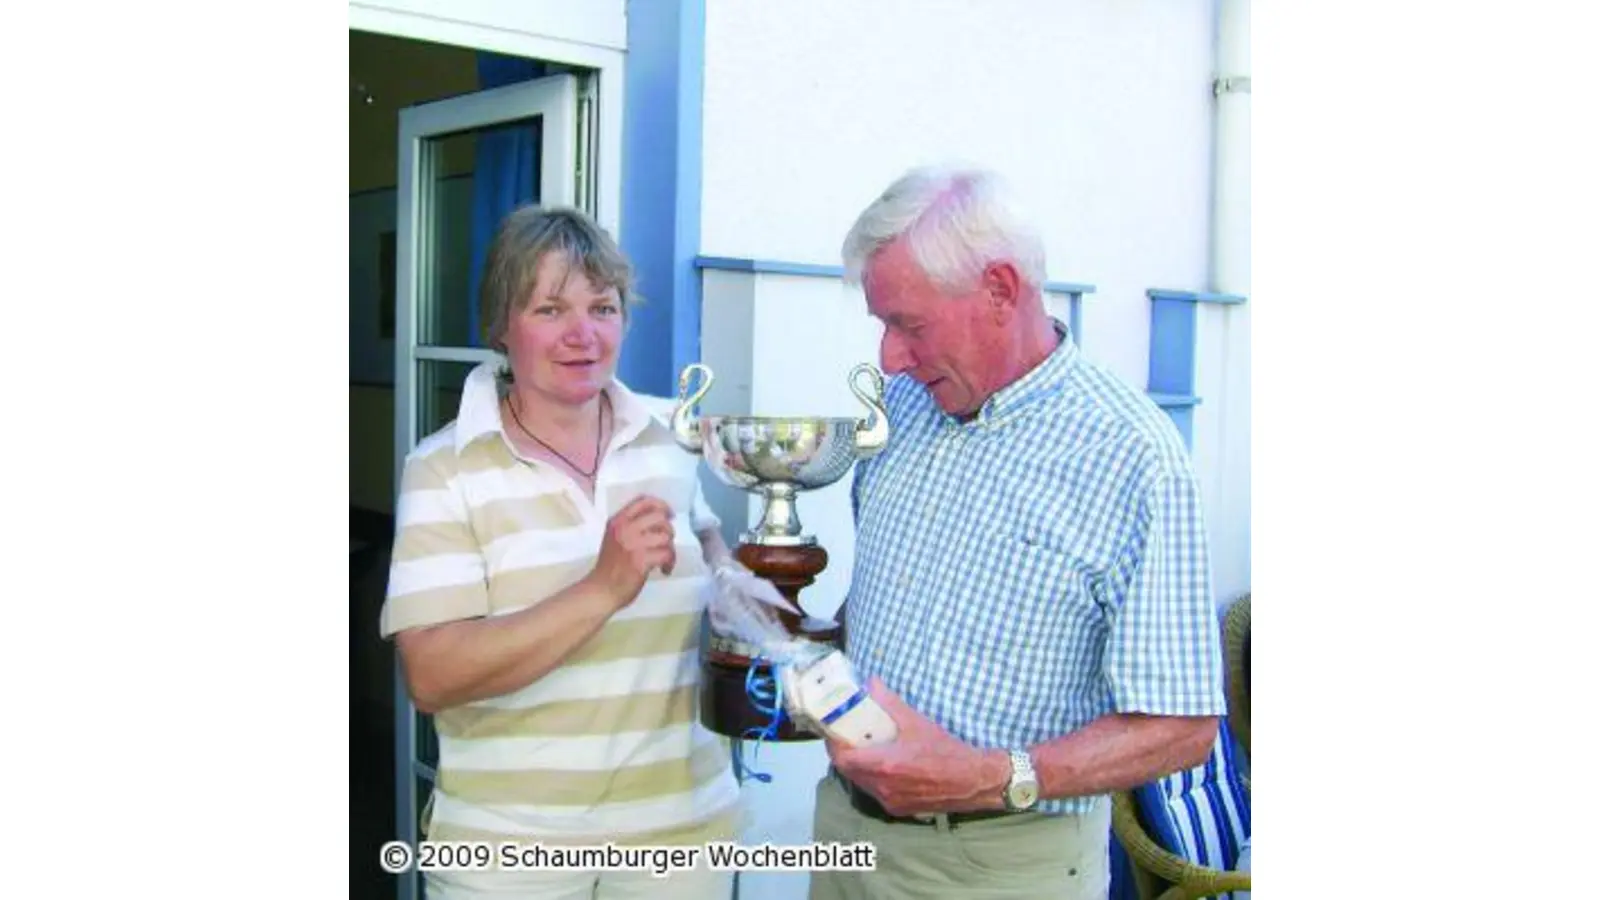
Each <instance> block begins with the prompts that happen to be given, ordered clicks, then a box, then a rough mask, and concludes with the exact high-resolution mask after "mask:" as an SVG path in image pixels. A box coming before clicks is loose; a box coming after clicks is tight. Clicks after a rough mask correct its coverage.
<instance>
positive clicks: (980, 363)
mask: <svg viewBox="0 0 1600 900" xmlns="http://www.w3.org/2000/svg"><path fill="white" fill-rule="evenodd" d="M862 287H863V289H864V290H865V292H866V295H867V310H868V312H870V313H871V314H872V316H873V317H874V318H876V319H878V320H879V321H881V322H882V323H883V328H884V330H883V341H882V343H881V344H880V345H879V348H878V353H879V364H880V366H881V367H882V369H883V371H884V373H885V374H887V375H896V374H899V373H901V372H905V373H908V374H909V375H910V376H911V377H912V378H915V379H916V380H917V381H919V382H921V383H922V385H923V386H924V387H926V388H927V389H928V393H930V394H931V395H932V396H933V399H934V402H935V403H937V404H939V408H940V409H942V410H944V411H945V412H946V413H949V414H950V415H952V416H968V415H971V414H973V413H976V412H977V411H978V409H979V408H981V407H982V406H983V404H984V401H986V400H988V399H989V396H990V395H991V394H993V393H994V392H995V390H997V389H998V388H999V387H1000V385H1001V384H1003V383H1004V382H1003V378H1002V374H1003V372H1002V370H1003V368H1004V366H1005V343H1004V341H1003V340H1002V338H1003V337H1004V335H1005V329H1006V327H1007V326H1008V325H1009V323H1010V322H1011V320H1012V316H1011V308H1010V307H1009V306H1008V305H1006V304H1003V303H997V302H996V301H995V298H994V296H993V294H992V293H991V292H990V291H989V290H988V289H987V288H986V287H985V286H984V285H983V284H982V283H980V284H976V285H974V286H973V288H972V289H971V290H969V291H967V292H965V293H958V294H946V293H943V292H942V291H941V290H940V288H939V287H938V286H937V285H936V284H934V283H933V281H932V280H930V279H929V278H928V276H927V275H925V274H923V272H922V268H921V267H920V266H919V265H917V262H916V259H915V258H914V257H913V256H912V255H911V250H910V248H909V247H908V246H907V244H906V242H905V240H904V239H903V238H901V239H896V240H894V241H892V242H890V243H889V244H887V245H885V246H884V248H883V249H882V250H880V251H878V252H877V253H876V254H874V255H873V256H872V258H871V259H869V260H868V262H867V265H866V267H865V269H864V271H863V273H862Z"/></svg>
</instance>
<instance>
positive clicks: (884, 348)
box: [878, 329, 916, 375]
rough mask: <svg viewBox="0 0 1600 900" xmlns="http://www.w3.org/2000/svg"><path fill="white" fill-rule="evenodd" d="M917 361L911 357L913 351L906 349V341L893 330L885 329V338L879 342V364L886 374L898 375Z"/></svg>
mask: <svg viewBox="0 0 1600 900" xmlns="http://www.w3.org/2000/svg"><path fill="white" fill-rule="evenodd" d="M915 363H916V361H915V360H913V359H912V358H911V352H910V351H909V350H907V349H906V345H905V342H904V341H902V340H901V339H900V338H899V337H897V336H895V334H894V332H893V331H890V330H887V329H886V330H885V331H884V332H883V340H882V341H880V342H879V344H878V364H879V366H880V367H882V369H883V374H885V375H898V374H900V373H901V372H904V371H906V370H907V369H910V368H912V366H914V365H915Z"/></svg>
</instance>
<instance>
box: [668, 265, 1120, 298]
mask: <svg viewBox="0 0 1600 900" xmlns="http://www.w3.org/2000/svg"><path fill="white" fill-rule="evenodd" d="M694 264H695V267H696V268H700V269H718V270H720V271H724V272H759V273H761V274H763V275H805V276H810V277H813V278H843V277H844V266H825V265H821V264H819V263H803V262H786V261H784V260H780V259H746V258H743V257H735V256H697V257H695V260H694ZM1094 290H1095V288H1094V285H1092V284H1077V283H1075V282H1071V281H1046V282H1045V283H1044V291H1045V293H1047V294H1092V293H1094Z"/></svg>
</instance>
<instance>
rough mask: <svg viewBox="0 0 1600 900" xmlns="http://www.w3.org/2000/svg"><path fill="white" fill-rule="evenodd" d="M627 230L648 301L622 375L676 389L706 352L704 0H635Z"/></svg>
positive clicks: (625, 167)
mask: <svg viewBox="0 0 1600 900" xmlns="http://www.w3.org/2000/svg"><path fill="white" fill-rule="evenodd" d="M627 17H628V66H627V75H626V80H625V83H624V85H623V93H624V100H623V124H622V198H621V199H622V223H623V224H622V234H621V236H620V237H621V241H620V243H621V245H622V249H623V252H624V253H626V254H627V256H628V258H629V260H630V261H632V263H633V266H634V271H635V276H636V281H637V287H638V290H639V293H640V294H641V295H642V296H643V297H644V303H643V304H641V305H640V306H638V307H635V308H634V310H633V311H632V312H631V314H630V322H629V326H628V330H629V333H628V338H627V341H626V342H625V343H624V345H623V353H622V358H621V359H620V360H619V361H618V364H617V373H618V375H619V376H620V377H621V378H622V380H623V381H624V382H626V383H627V384H628V385H629V386H630V387H632V388H634V389H635V390H639V391H641V392H643V393H648V394H657V395H662V396H671V395H672V394H673V393H674V391H675V390H676V381H677V373H678V372H679V371H681V370H682V369H683V367H684V366H686V365H688V364H689V363H691V362H694V361H695V360H697V359H698V358H699V356H700V279H699V277H698V273H696V272H695V269H694V256H695V248H696V247H697V246H698V245H699V242H700V172H701V140H702V139H701V101H702V87H703V77H704V71H705V0H682V2H678V3H659V2H645V0H628V2H627Z"/></svg>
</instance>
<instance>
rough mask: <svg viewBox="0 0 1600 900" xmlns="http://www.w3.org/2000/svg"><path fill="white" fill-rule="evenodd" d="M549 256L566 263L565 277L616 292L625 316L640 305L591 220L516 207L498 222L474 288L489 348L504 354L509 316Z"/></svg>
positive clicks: (622, 260) (613, 249)
mask: <svg viewBox="0 0 1600 900" xmlns="http://www.w3.org/2000/svg"><path fill="white" fill-rule="evenodd" d="M551 253H554V254H555V255H556V256H558V257H561V258H564V259H565V260H566V261H567V267H568V268H567V271H568V273H569V275H570V273H571V272H574V271H581V272H583V273H584V274H585V275H587V276H589V280H590V281H592V282H594V286H595V287H596V288H597V289H599V290H605V289H606V288H616V290H617V297H618V299H619V300H620V301H621V302H622V314H623V316H624V317H626V316H627V314H628V310H629V309H630V308H631V307H632V306H633V305H634V304H635V303H638V302H639V299H640V298H639V297H638V296H637V294H636V293H635V291H634V289H633V266H632V265H630V264H629V263H628V259H627V257H625V256H623V255H622V250H621V249H619V248H618V247H617V244H616V242H615V241H613V240H612V239H611V235H609V234H607V233H606V231H605V229H603V228H601V227H600V226H599V225H597V224H596V223H595V221H594V220H593V219H591V218H589V217H588V216H587V215H585V214H584V213H583V212H582V211H580V210H576V209H571V208H568V207H540V206H534V205H527V206H521V207H518V208H517V209H515V210H513V211H512V212H511V214H510V215H508V216H506V217H505V219H503V220H501V222H500V227H499V229H498V230H497V231H496V232H495V236H494V241H493V243H491V244H490V245H489V255H488V258H487V259H485V260H484V263H483V276H482V280H481V282H480V284H479V285H478V304H479V309H480V311H481V312H482V317H483V330H484V339H485V341H486V343H488V345H489V346H490V347H492V348H493V349H495V350H497V351H499V352H501V353H504V352H505V349H506V348H505V336H506V330H507V329H508V328H510V327H511V317H512V316H513V315H516V314H517V313H519V312H521V311H522V309H523V308H524V307H525V306H527V305H528V301H529V300H530V299H531V298H532V296H533V288H534V284H535V282H536V281H537V280H538V273H539V261H540V260H541V259H543V258H544V257H545V256H547V255H549V254H551Z"/></svg>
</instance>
